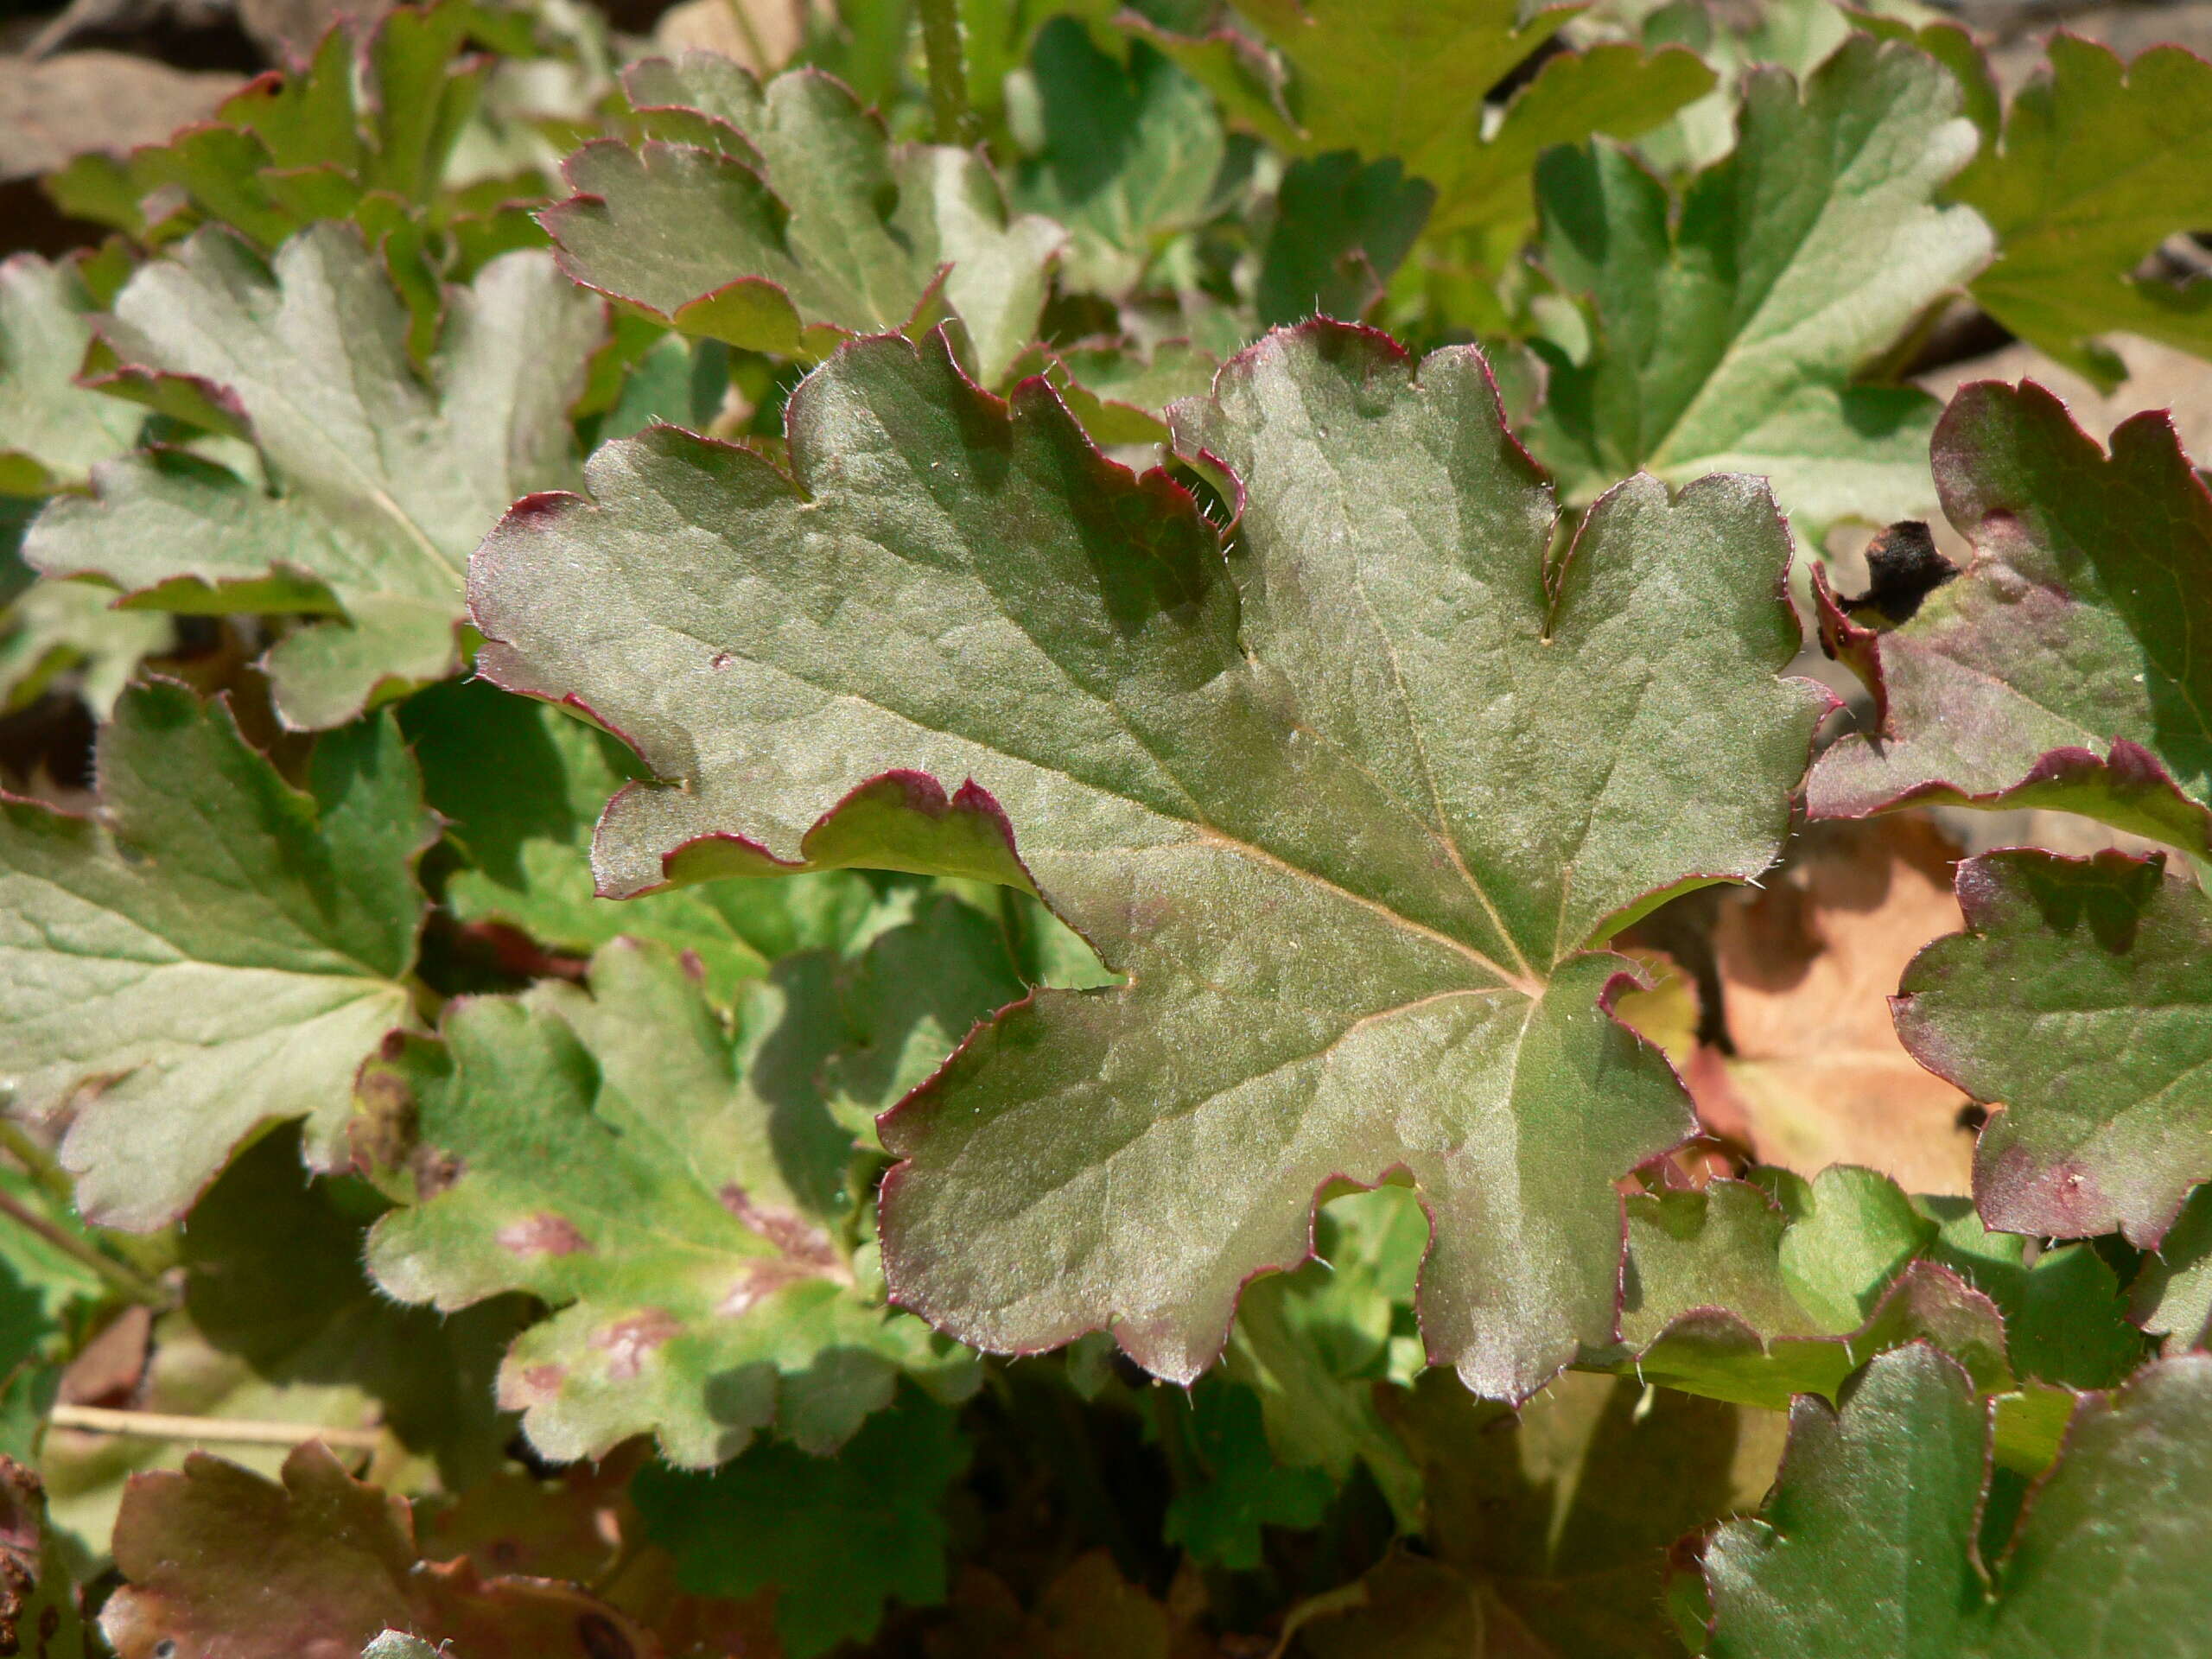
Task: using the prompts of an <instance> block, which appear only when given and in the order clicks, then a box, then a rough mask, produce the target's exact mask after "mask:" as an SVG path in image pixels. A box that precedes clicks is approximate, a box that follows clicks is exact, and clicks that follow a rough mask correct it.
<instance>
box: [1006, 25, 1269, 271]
mask: <svg viewBox="0 0 2212 1659" xmlns="http://www.w3.org/2000/svg"><path fill="white" fill-rule="evenodd" d="M1031 64H1032V71H1033V75H1034V77H1035V81H1036V97H1037V104H1038V109H1037V119H1038V121H1039V124H1040V125H1041V127H1042V129H1043V130H1042V134H1041V137H1042V138H1043V141H1044V142H1043V144H1042V146H1041V148H1040V149H1039V152H1038V154H1037V156H1035V158H1034V159H1033V160H1032V161H1029V162H1025V163H1024V165H1023V167H1022V168H1021V170H1020V173H1019V174H1017V175H1015V180H1014V196H1015V200H1017V201H1018V202H1020V205H1021V206H1022V207H1025V208H1027V209H1030V210H1033V211H1034V212H1037V213H1043V214H1045V215H1046V216H1047V217H1049V218H1052V219H1058V221H1059V222H1060V223H1062V224H1064V225H1065V226H1067V227H1068V231H1069V234H1070V241H1069V246H1068V251H1067V254H1066V256H1065V262H1064V264H1065V272H1066V279H1067V280H1068V281H1069V282H1071V283H1072V284H1073V285H1074V286H1076V287H1077V288H1080V289H1088V290H1090V291H1092V292H1096V293H1102V294H1124V293H1127V292H1128V290H1129V289H1132V288H1134V287H1135V286H1136V285H1137V283H1139V282H1140V281H1141V280H1142V279H1143V277H1144V275H1145V271H1146V269H1147V266H1148V265H1149V264H1151V261H1152V257H1153V256H1154V254H1155V253H1157V252H1158V251H1160V246H1161V245H1162V244H1163V243H1165V242H1166V240H1167V239H1168V238H1171V237H1173V236H1174V235H1176V234H1177V233H1179V232H1185V231H1189V230H1193V229H1196V228H1197V227H1198V225H1199V224H1200V223H1202V222H1203V221H1204V219H1205V217H1206V213H1207V209H1208V207H1210V206H1211V203H1212V201H1213V196H1214V191H1215V188H1216V183H1217V175H1219V174H1220V172H1221V170H1222V163H1223V162H1224V159H1225V157H1226V156H1227V154H1228V146H1227V143H1226V142H1225V140H1224V137H1223V134H1222V130H1221V118H1220V117H1219V116H1217V114H1216V113H1215V112H1214V107H1213V100H1212V99H1210V98H1208V97H1207V96H1206V93H1205V89H1204V88H1203V87H1201V86H1198V83H1197V82H1196V81H1194V80H1192V79H1191V78H1190V77H1189V76H1188V75H1186V74H1185V73H1183V72H1182V71H1181V70H1180V69H1178V68H1177V67H1175V66H1174V65H1173V64H1172V63H1170V62H1168V61H1167V60H1166V59H1165V58H1163V57H1161V56H1160V54H1159V53H1158V52H1157V51H1155V50H1154V48H1152V47H1151V46H1149V45H1147V43H1146V42H1145V41H1141V40H1140V41H1131V42H1130V43H1129V46H1128V60H1127V61H1126V62H1123V61H1122V60H1119V59H1117V58H1116V57H1115V56H1113V54H1110V53H1108V52H1105V51H1103V50H1101V49H1100V48H1099V46H1098V44H1097V42H1096V41H1094V40H1093V39H1092V38H1091V35H1090V30H1089V29H1085V28H1084V26H1083V24H1082V23H1081V22H1079V21H1077V19H1076V18H1074V17H1071V16H1065V15H1064V16H1058V17H1055V18H1053V19H1052V22H1048V23H1046V25H1045V27H1044V28H1043V29H1041V30H1039V33H1038V35H1037V41H1036V44H1035V45H1034V46H1033V48H1031Z"/></svg>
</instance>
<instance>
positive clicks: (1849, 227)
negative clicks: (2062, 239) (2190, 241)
mask: <svg viewBox="0 0 2212 1659" xmlns="http://www.w3.org/2000/svg"><path fill="white" fill-rule="evenodd" d="M1741 128H1742V132H1741V137H1740V138H1739V139H1738V143H1737V146H1736V149H1735V150H1734V151H1733V153H1732V154H1731V155H1729V156H1726V157H1725V158H1724V159H1722V160H1721V161H1719V162H1715V163H1714V164H1713V166H1712V167H1710V168H1707V169H1706V170H1705V171H1704V172H1703V173H1701V174H1700V175H1698V176H1697V177H1696V178H1695V179H1694V180H1693V181H1691V183H1690V185H1689V188H1688V192H1687V194H1685V196H1684V198H1683V200H1682V202H1681V207H1680V209H1679V211H1678V210H1676V209H1675V207H1673V205H1672V204H1670V202H1669V199H1668V193H1667V190H1666V188H1665V187H1664V186H1663V185H1662V184H1661V182H1660V181H1659V180H1658V179H1657V178H1656V177H1654V176H1653V175H1651V174H1650V173H1649V172H1647V171H1645V170H1644V168H1643V166H1642V165H1641V164H1640V163H1639V162H1637V161H1636V160H1634V159H1633V158H1632V157H1631V156H1628V155H1627V154H1625V153H1624V152H1623V151H1620V150H1618V149H1613V148H1611V147H1609V146H1605V145H1592V146H1590V147H1587V148H1585V149H1579V150H1564V151H1554V152H1553V153H1552V154H1550V155H1549V156H1546V157H1545V159H1544V161H1543V162H1542V163H1541V166H1540V168H1539V169H1538V173H1537V183H1536V195H1537V200H1538V202H1539V204H1540V206H1541V208H1542V212H1543V219H1544V236H1543V243H1542V249H1543V258H1544V263H1545V264H1546V266H1547V267H1548V270H1550V273H1551V275H1552V277H1553V279H1554V281H1555V282H1556V283H1558V284H1559V285H1560V288H1562V289H1565V290H1566V291H1567V292H1568V293H1569V294H1572V295H1576V296H1587V297H1588V299H1589V301H1590V303H1591V305H1592V308H1593V310H1594V312H1595V315H1596V330H1595V339H1594V341H1593V343H1592V346H1591V348H1590V353H1589V356H1588V358H1587V360H1586V361H1582V362H1573V361H1569V360H1567V359H1566V358H1565V356H1564V355H1561V354H1559V353H1556V352H1554V362H1553V366H1552V377H1551V389H1550V399H1549V403H1548V405H1547V408H1546V410H1544V412H1543V413H1542V414H1541V416H1539V418H1538V420H1537V421H1536V423H1535V425H1534V427H1533V428H1532V429H1531V436H1532V438H1533V439H1534V441H1535V445H1536V448H1537V453H1538V454H1540V455H1541V457H1542V458H1543V459H1544V460H1545V461H1546V462H1547V463H1548V465H1550V466H1551V467H1553V468H1554V470H1555V471H1556V472H1557V473H1558V474H1559V475H1560V480H1561V481H1562V484H1563V486H1564V487H1565V489H1566V492H1567V497H1568V499H1570V500H1573V501H1584V500H1588V499H1591V498H1592V496H1594V495H1595V494H1596V493H1598V491H1599V489H1600V488H1601V487H1603V486H1604V484H1605V482H1606V481H1607V480H1611V479H1614V478H1618V477H1619V476H1620V475H1621V474H1623V473H1624V472H1626V471H1628V470H1630V469H1631V468H1633V467H1649V468H1650V469H1651V470H1652V471H1653V472H1655V473H1656V474H1659V475H1660V476H1661V477H1662V478H1664V479H1666V480H1669V481H1670V482H1676V483H1679V482H1681V481H1684V480H1688V479H1690V478H1694V477H1696V476H1698V475H1699V474H1703V473H1707V472H1711V471H1713V470H1716V469H1730V470H1742V471H1745V472H1754V473H1760V474H1765V475H1767V476H1768V477H1770V478H1771V479H1772V480H1773V481H1774V489H1775V493H1776V495H1777V497H1778V498H1779V499H1781V501H1782V504H1783V506H1784V507H1785V508H1787V509H1788V510H1789V512H1790V513H1791V514H1792V516H1793V517H1794V518H1797V519H1799V520H1801V521H1802V523H1803V524H1807V525H1809V526H1810V527H1812V528H1814V529H1815V530H1817V529H1819V528H1820V527H1821V526H1823V525H1825V524H1827V523H1828V522H1830V521H1831V520H1834V519H1836V518H1846V517H1858V518H1867V519H1871V520H1874V521H1877V522H1881V521H1886V520H1889V519H1892V518H1907V517H1910V515H1911V513H1912V512H1914V511H1915V510H1916V508H1919V507H1921V506H1923V505H1925V503H1926V502H1927V500H1928V499H1929V493H1930V492H1929V480H1928V467H1927V459H1926V447H1927V442H1928V435H1929V430H1930V429H1931V428H1932V427H1933V425H1934V423H1935V418H1936V403H1935V400H1934V399H1933V398H1931V397H1929V396H1928V395H1927V394H1926V393H1925V392H1922V391H1915V390H1911V389H1909V388H1904V387H1897V386H1886V387H1885V386H1869V385H1855V384H1853V376H1854V375H1855V374H1857V373H1858V372H1859V370H1861V369H1862V368H1864V367H1865V366H1866V364H1867V362H1868V361H1869V360H1870V359H1872V358H1874V357H1875V356H1877V355H1878V353H1881V352H1882V351H1884V350H1885V349H1886V348H1887V347H1888V346H1891V344H1892V343H1893V342H1894V341H1895V340H1897V337H1898V336H1899V335H1900V334H1903V333H1904V330H1905V329H1906V327H1908V326H1909V325H1910V323H1911V322H1912V321H1913V320H1914V319H1915V318H1916V316H1918V315H1920V313H1922V312H1923V311H1924V310H1925V309H1927V308H1929V306H1931V305H1933V304H1934V303H1935V302H1936V301H1938V300H1940V299H1941V298H1942V296H1943V295H1944V294H1945V293H1946V292H1947V291H1948V289H1951V288H1952V287H1954V286H1955V285H1956V284H1958V283H1962V282H1964V281H1965V280H1966V279H1967V278H1968V277H1971V276H1973V275H1974V272H1975V271H1976V270H1980V267H1981V266H1982V264H1984V262H1985V261H1986V259H1987V258H1988V257H1989V249H1990V238H1989V232H1988V228H1987V227H1986V226H1984V225H1983V224H1982V223H1981V221H1980V219H1977V218H1976V217H1975V216H1974V212H1973V211H1972V210H1971V209H1969V208H1965V207H1936V205H1935V197H1936V193H1937V192H1938V191H1939V190H1941V189H1942V187H1943V185H1944V184H1945V182H1946V181H1948V180H1949V178H1950V177H1951V175H1953V174H1954V173H1955V172H1957V170H1958V169H1959V168H1961V166H1962V165H1964V164H1965V162H1967V159H1968V158H1969V157H1971V156H1973V154H1974V144H1975V142H1976V141H1975V135H1974V126H1973V124H1972V123H1970V122H1968V121H1966V120H1964V119H1963V118H1961V117H1960V115H1959V92H1958V87H1957V86H1956V84H1955V82H1954V81H1953V80H1952V79H1951V78H1950V76H1949V75H1948V73H1946V72H1945V71H1944V70H1943V69H1942V67H1941V66H1939V65H1938V64H1936V62H1935V61H1934V60H1931V59H1929V58H1927V57H1925V56H1923V55H1922V54H1920V53H1918V52H1916V51H1914V50H1912V49H1911V48H1909V47H1905V46H1902V45H1878V44H1876V43H1875V42H1874V41H1871V40H1868V39H1865V38H1863V37H1860V38H1854V39H1853V40H1851V41H1847V42H1846V44H1845V45H1844V47H1843V48H1842V49H1841V50H1840V51H1839V52H1837V53H1836V54H1835V55H1834V57H1832V58H1830V59H1829V60H1827V62H1826V63H1824V64H1822V65H1821V67H1820V68H1818V69H1816V70H1815V71H1814V72H1813V73H1812V74H1811V75H1809V76H1808V78H1807V79H1806V81H1805V85H1804V87H1803V89H1802V93H1801V92H1800V91H1799V89H1798V88H1797V87H1796V85H1795V84H1794V83H1793V82H1792V81H1791V80H1790V79H1789V76H1788V75H1786V74H1784V73H1782V72H1781V71H1779V70H1774V69H1763V70H1758V71H1756V72H1754V73H1752V74H1751V75H1750V76H1748V77H1747V78H1746V79H1745V88H1744V105H1743V113H1742V118H1741Z"/></svg>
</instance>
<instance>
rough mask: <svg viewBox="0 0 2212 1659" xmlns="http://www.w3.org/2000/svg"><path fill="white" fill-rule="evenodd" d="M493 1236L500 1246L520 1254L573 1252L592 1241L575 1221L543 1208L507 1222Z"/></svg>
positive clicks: (584, 1248) (589, 1245)
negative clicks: (578, 1228) (533, 1213)
mask: <svg viewBox="0 0 2212 1659" xmlns="http://www.w3.org/2000/svg"><path fill="white" fill-rule="evenodd" d="M493 1236H494V1237H495V1238H496V1239H497V1240H498V1241H499V1247H500V1248H501V1249H505V1250H511V1251H512V1252H513V1253H514V1254H515V1255H521V1256H531V1255H575V1254H576V1253H577V1252H578V1251H579V1250H588V1249H591V1241H590V1240H589V1239H588V1238H586V1237H585V1236H583V1235H582V1233H580V1232H578V1231H577V1230H576V1226H575V1223H574V1222H572V1221H570V1220H569V1218H568V1217H566V1216H556V1215H555V1214H553V1213H552V1212H551V1211H546V1210H541V1211H538V1212H537V1214H536V1215H534V1216H525V1217H523V1218H522V1219H521V1220H520V1221H515V1222H510V1223H508V1224H506V1225H505V1227H502V1228H500V1229H499V1231H498V1232H497V1233H496V1234H494V1235H493Z"/></svg>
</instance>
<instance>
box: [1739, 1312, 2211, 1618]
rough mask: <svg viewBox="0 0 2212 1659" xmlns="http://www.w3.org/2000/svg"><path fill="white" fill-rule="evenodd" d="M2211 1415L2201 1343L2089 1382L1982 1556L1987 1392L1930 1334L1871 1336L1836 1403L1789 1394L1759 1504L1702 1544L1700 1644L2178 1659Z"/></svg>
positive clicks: (2189, 1602) (2192, 1613)
mask: <svg viewBox="0 0 2212 1659" xmlns="http://www.w3.org/2000/svg"><path fill="white" fill-rule="evenodd" d="M2208 1431H2212V1360H2208V1359H2207V1358H2205V1357H2203V1356H2201V1355H2197V1356H2190V1357H2187V1358H2183V1359H2177V1360H2166V1361H2162V1362H2160V1363H2157V1364H2155V1365H2152V1366H2150V1367H2148V1368H2146V1369H2145V1370H2143V1371H2142V1372H2140V1373H2139V1374H2138V1375H2137V1376H2135V1377H2134V1378H2133V1380H2131V1381H2130V1382H2129V1383H2127V1384H2126V1386H2124V1387H2123V1388H2121V1389H2120V1390H2119V1391H2118V1392H2117V1393H2116V1394H2114V1395H2111V1396H2110V1397H2109V1398H2096V1399H2092V1400H2091V1401H2089V1402H2088V1403H2087V1404H2085V1406H2084V1407H2083V1408H2082V1414H2081V1415H2080V1417H2079V1419H2078V1420H2077V1421H2076V1422H2075V1426H2074V1428H2073V1430H2072V1432H2071V1433H2069V1436H2068V1440H2067V1446H2066V1450H2065V1452H2064V1453H2063V1455H2062V1456H2061V1458H2060V1459H2059V1461H2058V1463H2057V1465H2056V1466H2055V1467H2054V1468H2053V1470H2052V1471H2051V1472H2050V1475H2049V1476H2048V1477H2047V1478H2045V1479H2044V1481H2043V1482H2042V1483H2041V1484H2039V1485H2038V1486H2037V1488H2036V1489H2035V1491H2034V1492H2033V1493H2032V1495H2031V1497H2030V1499H2029V1501H2028V1505H2027V1509H2026V1512H2025V1514H2024V1516H2023V1517H2022V1519H2021V1520H2020V1521H2019V1522H2018V1526H2017V1528H2016V1529H2014V1530H2013V1531H2012V1537H2011V1540H2010V1542H2009V1544H2007V1545H2005V1547H2004V1548H2002V1550H2001V1552H2000V1553H1998V1554H1994V1555H1993V1557H1991V1558H1989V1559H1986V1560H1985V1558H1984V1556H1983V1554H1982V1553H1981V1552H1980V1549H1978V1548H1977V1546H1976V1523H1977V1521H1978V1518H1979V1512H1980V1507H1981V1505H1982V1503H1983V1502H1984V1497H1985V1492H1986V1490H1987V1485H1988V1480H1987V1475H1986V1466H1987V1465H1986V1459H1987V1457H1988V1448H1989V1444H1990V1427H1989V1416H1988V1410H1987V1408H1986V1406H1983V1405H1981V1404H1980V1403H1978V1402H1976V1400H1975V1397H1974V1389H1973V1387H1972V1385H1971V1384H1970V1383H1968V1382H1967V1378H1966V1376H1964V1374H1963V1373H1961V1371H1960V1370H1959V1369H1958V1367H1957V1366H1956V1365H1955V1363H1952V1362H1951V1361H1950V1360H1948V1359H1947V1358H1946V1357H1943V1356H1942V1355H1941V1354H1939V1353H1937V1352H1936V1351H1934V1350H1933V1349H1931V1348H1928V1347H1926V1346H1923V1345H1921V1344H1914V1345H1911V1346H1909V1347H1905V1348H1901V1349H1898V1350H1897V1351H1894V1352H1891V1353H1888V1354H1885V1355H1883V1356H1882V1357H1879V1358H1878V1359H1876V1360H1874V1361H1873V1362H1872V1363H1870V1364H1869V1365H1868V1366H1867V1367H1866V1370H1864V1371H1862V1372H1861V1373H1859V1376H1857V1377H1856V1378H1854V1379H1853V1382H1852V1383H1851V1385H1850V1386H1849V1387H1848V1388H1847V1389H1846V1390H1845V1393H1844V1395H1843V1401H1842V1404H1841V1406H1840V1408H1830V1407H1829V1406H1827V1404H1826V1402H1822V1401H1820V1400H1816V1399H1812V1398H1804V1399H1801V1400H1799V1401H1798V1402H1797V1403H1796V1406H1795V1407H1794V1408H1792V1409H1791V1413H1790V1438H1789V1452H1788V1453H1787V1454H1786V1456H1785V1457H1784V1459H1783V1465H1782V1475H1781V1478H1780V1480H1779V1481H1778V1483H1777V1486H1776V1489H1775V1493H1774V1496H1773V1497H1772V1499H1771V1500H1770V1502H1769V1503H1768V1505H1767V1508H1766V1510H1765V1512H1764V1515H1763V1516H1762V1517H1761V1518H1760V1519H1758V1520H1756V1521H1735V1522H1729V1523H1728V1524H1727V1525H1726V1526H1724V1527H1722V1528H1721V1529H1720V1530H1719V1533H1718V1534H1716V1535H1715V1536H1714V1537H1713V1541H1712V1542H1711V1543H1710V1544H1709V1545H1708V1546H1707V1549H1706V1552H1705V1576H1706V1580H1707V1585H1708V1586H1709V1587H1710V1589H1711V1592H1712V1597H1713V1612H1714V1618H1713V1628H1712V1638H1711V1642H1710V1643H1709V1645H1708V1646H1707V1649H1706V1651H1707V1653H1709V1654H1711V1655H1713V1659H1750V1656H1764V1655H1774V1656H1777V1659H1780V1656H1784V1655H1787V1656H1789V1659H1822V1656H1826V1655H1830V1654H1838V1655H1840V1654H1856V1653H1865V1652H1868V1651H1874V1652H1880V1653H1897V1654H1912V1655H1916V1656H1923V1655H1924V1656H1928V1659H1953V1656H1956V1659H1969V1656H1971V1659H2026V1656H2030V1655H2040V1654H2051V1653H2065V1654H2069V1655H2080V1656H2082V1659H2099V1656H2106V1655H2111V1656H2118V1655H2122V1654H2125V1655H2128V1656H2131V1659H2133V1656H2144V1659H2151V1656H2160V1655H2173V1656H2176V1659H2179V1656H2181V1655H2183V1654H2186V1653H2190V1652H2192V1651H2194V1649H2195V1647H2196V1642H2197V1631H2198V1629H2199V1618H2198V1614H2199V1611H2200V1607H2199V1597H2198V1593H2197V1589H2198V1580H2200V1578H2201V1576H2202V1573H2203V1571H2204V1568H2205V1565H2206V1561H2205V1539H2206V1537H2207V1531H2206V1528H2205V1516H2204V1513H2203V1506H2204V1499H2203V1497H2202V1492H2203V1491H2204V1489H2205V1481H2206V1478H2207V1475H2208V1473H2212V1470H2208V1468H2207V1466H2206V1465H2207V1458H2208V1455H2212V1452H2208V1448H2212V1432H2208ZM1999 1542H2000V1543H2003V1540H2002V1538H2001V1536H2000V1538H1999Z"/></svg>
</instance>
